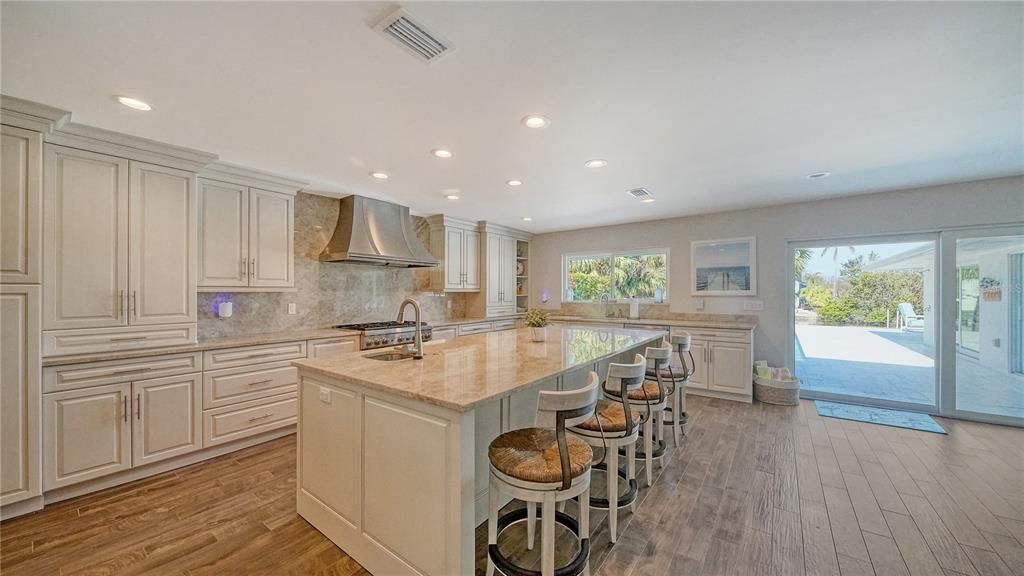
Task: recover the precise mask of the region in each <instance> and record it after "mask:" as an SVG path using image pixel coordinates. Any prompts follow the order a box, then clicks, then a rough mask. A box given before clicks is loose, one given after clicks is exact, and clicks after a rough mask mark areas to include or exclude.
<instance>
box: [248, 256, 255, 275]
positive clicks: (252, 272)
mask: <svg viewBox="0 0 1024 576" xmlns="http://www.w3.org/2000/svg"><path fill="white" fill-rule="evenodd" d="M255 276H256V259H255V258H253V259H252V260H249V277H250V278H253V277H255Z"/></svg>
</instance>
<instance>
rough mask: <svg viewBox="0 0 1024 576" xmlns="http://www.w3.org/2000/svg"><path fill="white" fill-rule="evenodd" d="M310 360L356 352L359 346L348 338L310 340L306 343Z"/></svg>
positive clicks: (354, 340) (351, 338)
mask: <svg viewBox="0 0 1024 576" xmlns="http://www.w3.org/2000/svg"><path fill="white" fill-rule="evenodd" d="M307 344H308V348H309V357H310V358H323V357H325V356H331V355H334V354H342V353H344V352H358V351H359V345H358V344H356V339H355V338H353V337H351V336H349V337H345V338H324V339H321V340H310V341H309V342H308V343H307Z"/></svg>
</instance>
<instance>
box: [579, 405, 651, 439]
mask: <svg viewBox="0 0 1024 576" xmlns="http://www.w3.org/2000/svg"><path fill="white" fill-rule="evenodd" d="M630 412H631V414H630V415H631V416H632V418H631V419H630V422H631V423H632V425H633V428H637V427H639V425H640V413H639V412H637V411H636V410H631V411H630ZM576 428H582V429H583V430H590V431H591V432H600V431H602V430H603V431H605V432H625V431H626V409H625V408H624V407H623V406H622V402H612V401H610V400H599V401H598V403H597V414H596V415H595V416H594V417H593V418H591V419H590V420H587V421H586V422H584V423H582V424H580V425H578V426H576Z"/></svg>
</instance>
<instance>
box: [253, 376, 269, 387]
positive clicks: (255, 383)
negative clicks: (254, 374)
mask: <svg viewBox="0 0 1024 576" xmlns="http://www.w3.org/2000/svg"><path fill="white" fill-rule="evenodd" d="M273 381H274V380H273V379H272V378H267V379H266V380H257V381H255V382H249V386H259V385H260V384H270V383H271V382H273Z"/></svg>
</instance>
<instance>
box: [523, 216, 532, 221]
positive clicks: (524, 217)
mask: <svg viewBox="0 0 1024 576" xmlns="http://www.w3.org/2000/svg"><path fill="white" fill-rule="evenodd" d="M530 220H533V218H530V217H529V216H523V222H529V221H530Z"/></svg>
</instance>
